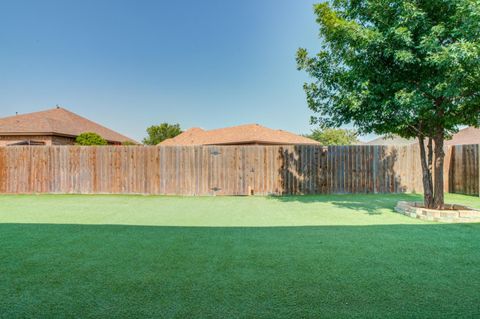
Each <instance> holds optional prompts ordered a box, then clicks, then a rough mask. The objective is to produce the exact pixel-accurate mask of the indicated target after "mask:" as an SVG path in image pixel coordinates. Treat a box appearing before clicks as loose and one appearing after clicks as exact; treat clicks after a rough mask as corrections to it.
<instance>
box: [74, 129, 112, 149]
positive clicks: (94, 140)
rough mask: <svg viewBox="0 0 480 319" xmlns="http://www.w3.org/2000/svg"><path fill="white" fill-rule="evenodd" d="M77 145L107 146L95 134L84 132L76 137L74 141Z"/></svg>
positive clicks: (103, 140) (101, 138)
mask: <svg viewBox="0 0 480 319" xmlns="http://www.w3.org/2000/svg"><path fill="white" fill-rule="evenodd" d="M75 143H76V144H77V145H84V146H91V145H107V144H108V143H107V141H106V140H105V139H104V138H103V137H101V136H100V135H98V134H97V133H92V132H85V133H82V134H80V135H78V136H77V138H76V139H75Z"/></svg>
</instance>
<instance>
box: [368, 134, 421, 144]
mask: <svg viewBox="0 0 480 319" xmlns="http://www.w3.org/2000/svg"><path fill="white" fill-rule="evenodd" d="M415 143H417V141H416V140H414V139H411V140H408V139H406V138H403V137H400V136H383V137H378V138H376V139H374V140H371V141H370V142H367V143H365V144H364V145H394V146H404V145H411V144H415Z"/></svg>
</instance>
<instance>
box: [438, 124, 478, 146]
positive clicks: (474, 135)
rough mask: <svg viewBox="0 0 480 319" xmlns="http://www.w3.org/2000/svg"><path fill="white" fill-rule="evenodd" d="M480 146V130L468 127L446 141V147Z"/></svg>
mask: <svg viewBox="0 0 480 319" xmlns="http://www.w3.org/2000/svg"><path fill="white" fill-rule="evenodd" d="M466 144H480V128H475V127H467V128H464V129H463V130H460V131H458V133H457V134H454V135H453V136H452V138H451V139H449V140H447V141H445V145H466Z"/></svg>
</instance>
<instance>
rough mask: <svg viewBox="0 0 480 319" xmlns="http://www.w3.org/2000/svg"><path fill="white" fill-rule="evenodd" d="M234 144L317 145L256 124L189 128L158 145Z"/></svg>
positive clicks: (297, 136) (294, 135)
mask: <svg viewBox="0 0 480 319" xmlns="http://www.w3.org/2000/svg"><path fill="white" fill-rule="evenodd" d="M235 144H237V145H238V144H319V143H318V142H317V141H314V140H312V139H309V138H306V137H303V136H299V135H296V134H293V133H290V132H287V131H283V130H272V129H269V128H267V127H264V126H261V125H258V124H246V125H239V126H232V127H227V128H221V129H216V130H210V131H205V130H203V129H201V128H198V127H195V128H191V129H189V130H187V131H185V132H183V133H182V134H180V135H178V136H176V137H174V138H170V139H167V140H165V141H163V142H162V143H160V144H159V145H235Z"/></svg>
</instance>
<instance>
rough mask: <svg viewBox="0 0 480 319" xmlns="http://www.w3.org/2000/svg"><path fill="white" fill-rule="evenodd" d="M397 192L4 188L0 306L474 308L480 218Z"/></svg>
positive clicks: (244, 313)
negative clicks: (422, 211) (455, 217)
mask: <svg viewBox="0 0 480 319" xmlns="http://www.w3.org/2000/svg"><path fill="white" fill-rule="evenodd" d="M400 199H408V200H414V199H420V197H419V196H418V195H336V196H305V197H300V196H299V197H185V198H182V197H154V196H151V197H150V196H146V197H144V196H80V195H77V196H69V195H42V196H0V317H5V318H12V317H13V318H14V317H27V318H32V317H37V318H52V317H84V318H85V317H87V318H89V317H90V318H93V317H97V318H105V317H132V318H138V317H152V318H159V317H166V318H170V317H178V318H187V317H188V318H192V317H195V318H207V317H209V318H237V317H243V318H250V317H256V318H274V317H275V318H291V317H295V318H300V317H378V318H385V317H398V318H400V317H403V318H412V317H417V318H426V317H429V318H441V317H444V318H451V317H456V318H459V317H476V316H480V266H479V265H480V224H468V225H466V224H462V225H459V224H439V223H426V222H422V221H418V220H415V219H411V218H408V217H405V216H402V215H399V214H395V213H394V212H393V211H392V207H393V206H394V205H395V203H396V201H397V200H400ZM447 201H448V202H454V203H461V204H467V205H469V206H472V207H476V208H480V199H478V198H476V197H469V196H461V195H447Z"/></svg>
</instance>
